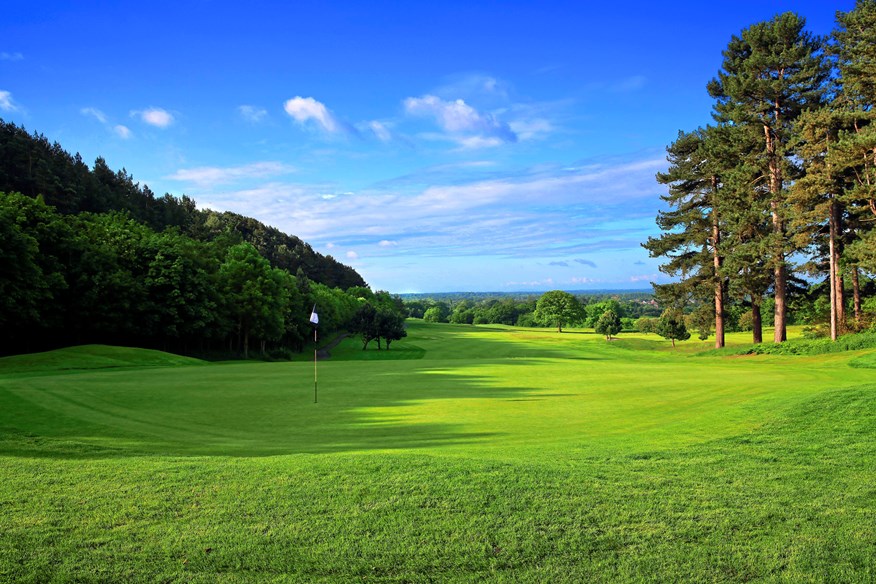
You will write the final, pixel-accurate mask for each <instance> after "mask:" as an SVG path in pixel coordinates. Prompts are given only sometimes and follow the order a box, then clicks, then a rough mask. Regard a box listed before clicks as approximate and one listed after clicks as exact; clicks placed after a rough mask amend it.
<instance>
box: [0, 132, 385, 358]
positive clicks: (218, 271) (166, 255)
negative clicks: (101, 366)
mask: <svg viewBox="0 0 876 584" xmlns="http://www.w3.org/2000/svg"><path fill="white" fill-rule="evenodd" d="M0 238H2V241H3V245H2V248H0V330H2V331H3V334H2V337H0V352H3V353H13V352H29V351H34V350H40V349H48V348H53V347H57V346H63V345H69V344H83V343H108V344H120V345H136V346H146V347H157V348H162V349H166V350H172V351H178V352H184V353H200V354H206V353H211V352H214V353H220V354H223V355H227V354H242V355H244V356H248V355H249V353H250V348H251V346H257V347H258V348H259V349H260V351H261V353H262V354H268V353H270V352H273V353H274V354H279V355H288V351H290V350H291V351H300V350H301V349H302V348H303V346H304V344H305V343H306V342H307V340H308V338H309V337H310V324H309V322H308V317H309V315H310V311H311V309H312V307H313V306H314V305H316V306H317V307H318V309H319V315H320V326H321V328H322V330H323V331H324V332H327V333H331V332H332V331H335V330H340V329H344V328H348V327H349V326H350V324H351V323H352V322H354V318H355V317H356V314H357V311H358V310H359V309H360V308H362V306H363V305H369V306H372V307H374V306H377V307H384V308H385V310H384V312H387V311H389V312H394V313H396V314H400V310H401V308H400V301H398V302H396V301H395V300H394V299H392V298H391V297H389V296H388V295H387V294H385V293H382V294H377V295H375V294H373V293H372V292H371V290H370V289H368V287H367V285H366V283H365V281H364V280H363V279H362V277H361V276H360V275H359V274H358V273H356V272H355V271H354V270H353V269H352V268H350V267H348V266H345V265H343V264H340V263H339V262H337V261H335V260H334V259H333V258H331V257H330V256H329V257H324V256H322V255H320V254H318V253H316V252H315V251H314V250H313V249H312V248H311V247H310V246H309V245H308V244H306V243H305V242H303V241H301V240H300V239H298V238H297V237H294V236H290V235H286V234H284V233H282V232H280V231H279V230H277V229H275V228H272V227H268V226H265V225H264V224H262V223H260V222H258V221H256V220H254V219H251V218H248V217H243V216H240V215H236V214H233V213H217V212H214V211H209V210H198V209H197V208H196V207H195V204H194V201H192V200H191V199H189V198H188V197H182V198H181V199H177V198H176V197H173V196H171V195H164V196H163V197H155V196H154V195H153V193H152V192H151V191H150V190H149V188H148V187H141V186H140V185H139V184H137V183H135V182H134V180H133V178H132V177H131V176H130V175H128V174H127V172H126V171H125V170H121V171H118V172H113V171H111V170H110V169H109V168H107V166H106V163H105V162H104V161H103V160H102V159H100V158H98V160H97V161H96V162H95V164H94V167H93V169H89V168H88V167H87V166H86V165H85V164H84V163H83V162H82V160H81V158H80V157H79V156H78V155H76V156H71V155H70V154H69V153H67V152H66V151H65V150H64V149H63V148H62V147H61V146H60V145H59V144H57V143H54V144H50V143H49V141H48V140H47V139H46V138H45V137H43V136H40V135H30V134H28V133H27V132H26V131H25V130H24V129H22V128H19V127H17V126H15V125H12V124H7V123H5V122H2V121H0ZM377 313H378V311H377V310H375V315H376V314H377ZM381 314H382V313H381ZM383 316H384V318H383V321H381V322H389V321H387V319H386V318H385V314H384V315H383ZM360 321H361V319H360ZM380 332H381V333H383V332H384V331H383V329H380ZM389 334H390V335H393V334H395V335H397V334H398V333H397V332H390V333H389Z"/></svg>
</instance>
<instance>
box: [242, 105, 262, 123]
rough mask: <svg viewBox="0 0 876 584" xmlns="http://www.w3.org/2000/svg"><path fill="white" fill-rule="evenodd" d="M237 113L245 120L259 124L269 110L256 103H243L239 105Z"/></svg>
mask: <svg viewBox="0 0 876 584" xmlns="http://www.w3.org/2000/svg"><path fill="white" fill-rule="evenodd" d="M237 113H238V114H240V117H242V118H243V119H244V120H246V121H248V122H252V123H253V124H257V123H259V122H261V121H262V120H264V119H265V118H266V117H267V115H268V110H266V109H265V108H261V107H257V106H254V105H241V106H238V107H237Z"/></svg>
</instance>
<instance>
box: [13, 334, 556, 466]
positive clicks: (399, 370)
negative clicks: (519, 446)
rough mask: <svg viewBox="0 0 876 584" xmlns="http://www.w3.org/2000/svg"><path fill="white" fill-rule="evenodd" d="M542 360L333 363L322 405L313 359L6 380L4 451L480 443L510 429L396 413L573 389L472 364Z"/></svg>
mask: <svg viewBox="0 0 876 584" xmlns="http://www.w3.org/2000/svg"><path fill="white" fill-rule="evenodd" d="M547 353H550V351H548V352H547ZM542 354H544V353H542ZM535 362H536V360H535V359H521V358H515V359H513V360H508V359H490V360H484V361H475V362H471V363H470V364H466V365H465V370H466V371H467V372H466V373H462V372H460V371H459V370H457V369H456V368H455V367H454V366H453V364H452V363H447V362H445V360H441V361H431V362H423V361H404V360H402V361H395V362H386V363H370V362H369V363H351V362H342V363H337V364H333V365H332V366H330V367H329V366H328V364H321V365H320V366H321V367H323V369H325V371H323V372H321V374H320V382H319V383H320V393H319V402H318V403H313V402H312V400H311V399H310V398H311V397H312V395H313V394H312V392H311V390H312V389H313V385H312V383H313V382H312V377H310V375H311V372H312V369H311V368H310V367H311V366H310V365H307V364H303V363H297V364H296V363H281V364H274V363H256V364H252V363H250V364H233V365H229V364H225V365H216V366H206V367H204V366H201V367H198V368H197V369H195V368H186V367H182V368H174V369H160V370H144V371H140V372H132V371H115V372H113V371H103V372H88V373H82V372H79V373H78V374H76V375H68V376H67V377H68V379H64V375H63V374H59V375H56V376H42V377H39V378H18V379H16V380H14V383H9V382H7V380H2V379H0V455H5V456H13V457H28V458H52V459H104V458H127V457H152V456H168V457H190V456H199V457H200V456H231V457H264V456H277V455H290V454H322V453H343V452H356V451H378V450H407V449H427V448H441V447H445V446H458V445H466V444H475V443H478V442H483V441H487V440H493V439H496V438H497V437H498V436H500V435H501V432H497V431H495V430H492V431H491V430H487V429H485V430H484V431H472V427H471V425H466V424H461V423H460V424H456V423H444V422H429V421H421V420H417V419H414V417H413V416H412V415H411V414H410V413H409V412H405V411H399V413H398V414H393V413H392V410H393V408H400V407H402V406H411V405H415V404H418V403H422V402H428V401H435V400H460V399H463V400H468V399H471V400H484V399H488V400H489V399H495V400H509V399H510V400H520V401H543V400H547V399H562V398H564V397H566V396H567V395H568V394H562V393H543V389H544V388H539V387H525V386H523V385H516V386H512V387H508V386H498V385H497V384H496V383H495V379H494V378H492V377H490V376H487V375H480V374H476V373H473V372H472V370H473V369H478V368H479V367H481V366H495V365H497V364H502V365H504V366H512V367H513V366H527V365H531V364H533V363H535ZM74 378H75V379H74ZM220 380H221V381H220ZM73 381H75V383H73ZM68 382H70V383H68Z"/></svg>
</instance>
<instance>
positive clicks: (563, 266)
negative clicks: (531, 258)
mask: <svg viewBox="0 0 876 584" xmlns="http://www.w3.org/2000/svg"><path fill="white" fill-rule="evenodd" d="M548 265H549V266H557V267H560V268H568V267H569V262H549V263H548Z"/></svg>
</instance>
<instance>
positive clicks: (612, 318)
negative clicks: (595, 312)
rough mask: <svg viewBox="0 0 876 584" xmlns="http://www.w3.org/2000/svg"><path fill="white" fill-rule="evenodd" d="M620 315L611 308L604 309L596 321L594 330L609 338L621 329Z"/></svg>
mask: <svg viewBox="0 0 876 584" xmlns="http://www.w3.org/2000/svg"><path fill="white" fill-rule="evenodd" d="M621 328H622V327H621V321H620V317H619V316H618V315H617V313H616V312H615V311H613V310H606V311H605V312H603V313H602V316H600V317H599V320H598V321H596V332H597V333H599V334H600V335H605V338H606V339H607V340H609V341H610V340H611V337H612V335H616V334H617V333H619V332H620V331H621Z"/></svg>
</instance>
